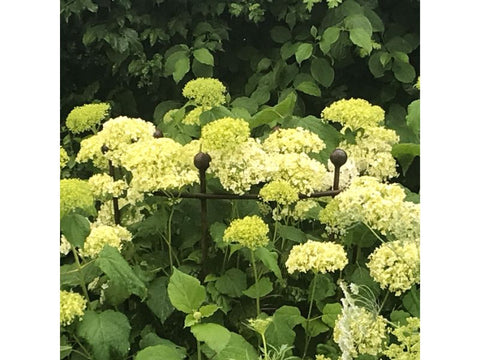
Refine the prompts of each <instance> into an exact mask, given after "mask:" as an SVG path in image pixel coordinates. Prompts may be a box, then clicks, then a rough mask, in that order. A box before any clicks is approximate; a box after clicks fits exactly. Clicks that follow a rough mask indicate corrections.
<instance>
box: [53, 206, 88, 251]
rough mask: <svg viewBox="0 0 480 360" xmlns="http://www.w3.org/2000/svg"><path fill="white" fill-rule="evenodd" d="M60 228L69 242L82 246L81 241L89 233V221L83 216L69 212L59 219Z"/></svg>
mask: <svg viewBox="0 0 480 360" xmlns="http://www.w3.org/2000/svg"><path fill="white" fill-rule="evenodd" d="M60 230H61V231H62V233H63V235H65V237H66V238H67V240H68V242H69V243H70V244H72V245H73V246H75V247H78V248H83V243H84V242H85V239H86V238H87V236H88V234H90V222H89V221H88V219H87V218H86V217H85V216H82V215H79V214H71V213H70V214H68V215H64V216H63V217H62V218H61V219H60Z"/></svg>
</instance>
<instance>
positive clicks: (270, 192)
mask: <svg viewBox="0 0 480 360" xmlns="http://www.w3.org/2000/svg"><path fill="white" fill-rule="evenodd" d="M258 194H259V195H260V198H262V200H263V201H266V202H269V201H275V202H276V203H278V204H279V205H289V204H292V203H294V202H295V201H297V200H298V193H297V190H296V189H295V188H294V187H292V186H291V185H290V184H289V183H288V182H286V181H285V180H274V181H272V182H270V183H268V184H266V185H264V186H263V187H262V189H261V190H260V192H259V193H258Z"/></svg>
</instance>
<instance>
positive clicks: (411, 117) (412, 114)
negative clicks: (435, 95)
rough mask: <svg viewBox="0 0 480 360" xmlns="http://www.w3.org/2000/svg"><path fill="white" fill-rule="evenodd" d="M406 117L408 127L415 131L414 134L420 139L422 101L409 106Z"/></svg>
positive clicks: (416, 101) (415, 101)
mask: <svg viewBox="0 0 480 360" xmlns="http://www.w3.org/2000/svg"><path fill="white" fill-rule="evenodd" d="M407 111H408V113H407V116H406V118H405V119H406V120H407V126H408V127H410V129H412V130H413V132H414V134H415V135H417V136H418V137H420V100H414V101H412V102H411V103H410V105H408V109H407Z"/></svg>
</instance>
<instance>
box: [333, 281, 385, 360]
mask: <svg viewBox="0 0 480 360" xmlns="http://www.w3.org/2000/svg"><path fill="white" fill-rule="evenodd" d="M340 287H341V288H342V290H343V292H344V294H345V297H344V298H343V299H342V300H341V302H342V313H341V314H340V315H339V317H338V319H337V321H336V322H335V327H334V329H333V340H334V341H335V342H336V343H337V344H338V346H339V347H340V350H341V351H342V357H341V360H352V359H353V358H356V357H357V356H358V355H362V354H365V355H367V354H368V355H374V356H375V355H377V354H380V353H381V352H382V348H383V344H384V341H385V339H386V337H387V327H386V326H387V323H386V320H385V319H384V318H383V317H382V316H380V315H376V314H374V313H372V312H370V311H368V310H367V309H365V308H364V307H360V306H358V305H357V304H356V303H355V299H354V298H353V297H352V295H351V294H350V293H349V292H348V290H347V289H346V286H345V285H344V284H343V283H341V284H340Z"/></svg>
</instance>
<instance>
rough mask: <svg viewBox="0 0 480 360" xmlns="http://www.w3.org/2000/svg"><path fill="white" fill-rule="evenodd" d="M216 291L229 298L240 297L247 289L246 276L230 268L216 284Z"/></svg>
mask: <svg viewBox="0 0 480 360" xmlns="http://www.w3.org/2000/svg"><path fill="white" fill-rule="evenodd" d="M215 287H216V288H217V290H218V291H219V292H220V293H222V294H226V295H228V296H231V297H240V296H242V295H243V291H244V290H245V289H246V288H247V275H246V274H245V273H244V272H243V271H242V270H240V269H237V268H232V269H228V270H227V271H225V274H223V275H222V276H221V277H220V278H219V279H218V280H217V281H216V282H215Z"/></svg>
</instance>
